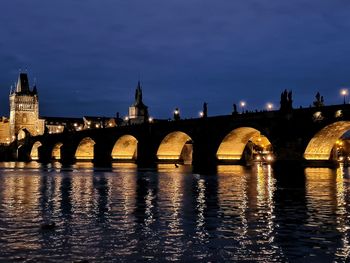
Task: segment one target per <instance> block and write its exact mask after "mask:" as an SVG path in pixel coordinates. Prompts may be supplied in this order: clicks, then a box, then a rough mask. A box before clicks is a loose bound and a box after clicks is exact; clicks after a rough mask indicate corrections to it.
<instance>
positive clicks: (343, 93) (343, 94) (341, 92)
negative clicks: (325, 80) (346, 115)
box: [340, 89, 349, 104]
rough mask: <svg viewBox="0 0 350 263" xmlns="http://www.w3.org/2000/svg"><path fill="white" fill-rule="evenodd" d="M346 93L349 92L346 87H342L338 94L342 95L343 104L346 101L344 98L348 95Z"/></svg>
mask: <svg viewBox="0 0 350 263" xmlns="http://www.w3.org/2000/svg"><path fill="white" fill-rule="evenodd" d="M348 93H349V91H348V89H342V90H341V91H340V94H341V95H342V96H343V97H344V104H345V103H346V100H345V98H346V96H347V95H348Z"/></svg>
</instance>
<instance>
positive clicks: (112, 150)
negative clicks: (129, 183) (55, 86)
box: [10, 104, 350, 166]
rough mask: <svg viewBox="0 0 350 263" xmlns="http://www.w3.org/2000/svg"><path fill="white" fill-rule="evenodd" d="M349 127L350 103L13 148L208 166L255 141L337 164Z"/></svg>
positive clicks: (16, 154) (94, 133)
mask: <svg viewBox="0 0 350 263" xmlns="http://www.w3.org/2000/svg"><path fill="white" fill-rule="evenodd" d="M348 130H350V105H348V104H344V105H333V106H324V107H320V108H315V107H313V108H304V109H302V108H301V109H294V110H292V111H290V112H287V113H283V112H281V111H264V112H254V113H244V114H235V115H227V116H216V117H207V118H197V119H186V120H178V121H156V122H154V123H144V124H139V125H125V126H119V127H114V128H103V129H90V130H83V131H75V132H64V133H60V134H44V135H41V136H36V137H30V136H29V137H26V138H25V139H24V140H21V141H15V142H14V143H12V144H11V145H10V149H11V153H12V158H13V159H15V160H21V161H30V160H37V161H40V162H49V161H52V160H59V161H61V162H62V163H73V162H75V161H86V160H87V161H93V162H94V163H96V164H101V165H105V164H107V163H110V162H111V161H120V162H126V161H127V162H136V163H138V164H139V165H145V166H148V165H152V164H155V163H157V162H175V163H176V162H185V163H192V164H194V165H198V166H206V165H215V164H218V163H239V162H242V161H244V160H245V159H246V155H245V153H246V152H247V147H248V146H249V144H253V145H258V146H259V147H260V150H261V149H262V151H264V150H266V149H268V150H269V151H270V152H273V156H274V159H275V160H276V161H290V160H293V161H302V162H306V163H313V164H331V163H332V162H334V159H335V157H334V147H335V144H336V142H337V140H338V139H339V138H340V137H341V136H342V135H343V134H344V133H346V132H347V131H348ZM259 147H258V148H259ZM248 148H249V147H248ZM250 154H252V153H251V152H250Z"/></svg>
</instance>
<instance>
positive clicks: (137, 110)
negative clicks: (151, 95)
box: [129, 81, 148, 123]
mask: <svg viewBox="0 0 350 263" xmlns="http://www.w3.org/2000/svg"><path fill="white" fill-rule="evenodd" d="M129 120H130V122H131V123H142V122H146V121H148V107H147V106H146V105H145V104H143V101H142V88H141V84H140V81H139V82H138V83H137V87H136V92H135V102H134V104H132V105H131V106H130V107H129Z"/></svg>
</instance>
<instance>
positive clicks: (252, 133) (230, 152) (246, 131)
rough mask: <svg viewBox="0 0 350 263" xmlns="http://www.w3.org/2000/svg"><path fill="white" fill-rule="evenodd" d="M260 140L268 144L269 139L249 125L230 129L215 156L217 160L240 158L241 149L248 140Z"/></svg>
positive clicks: (255, 141)
mask: <svg viewBox="0 0 350 263" xmlns="http://www.w3.org/2000/svg"><path fill="white" fill-rule="evenodd" d="M259 139H260V142H262V143H266V144H268V145H270V144H271V143H270V142H269V140H268V139H267V138H266V137H265V136H262V135H261V134H260V132H259V131H258V130H256V129H254V128H251V127H240V128H237V129H235V130H233V131H231V132H230V133H229V134H228V135H226V137H225V138H224V139H223V140H222V142H221V144H220V146H219V149H218V151H217V153H216V156H217V158H218V159H219V160H240V159H241V157H242V154H243V150H244V148H245V146H246V145H247V143H248V141H249V140H251V141H252V142H254V143H255V144H260V143H258V142H259Z"/></svg>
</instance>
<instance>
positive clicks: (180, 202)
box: [0, 162, 350, 262]
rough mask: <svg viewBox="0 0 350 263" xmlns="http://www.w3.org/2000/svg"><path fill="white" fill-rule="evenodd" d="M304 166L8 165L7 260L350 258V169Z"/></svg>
mask: <svg viewBox="0 0 350 263" xmlns="http://www.w3.org/2000/svg"><path fill="white" fill-rule="evenodd" d="M297 171H298V172H297ZM300 171H301V172H300ZM300 171H299V170H294V169H292V170H289V169H285V171H284V172H281V171H279V172H278V173H277V172H274V171H273V169H272V167H271V166H268V165H254V166H252V167H243V166H231V165H226V166H218V167H217V170H216V172H213V173H209V174H198V173H194V172H193V171H192V168H191V166H180V167H178V168H176V167H175V166H174V165H158V166H157V167H156V168H152V169H138V168H137V166H136V165H133V164H113V167H112V168H106V169H103V168H94V167H93V166H92V164H89V163H78V164H75V165H73V166H70V167H61V165H60V164H59V163H54V164H49V165H45V166H43V165H40V164H38V163H36V162H31V163H0V201H1V202H0V247H1V250H0V262H143V261H150V262H163V261H181V262H184V261H185V262H189V261H191V262H227V261H235V262H242V261H243V262H257V261H259V262H334V261H337V262H347V261H348V260H349V253H350V244H349V213H348V211H350V207H349V204H350V200H349V192H350V180H349V178H350V177H349V174H350V171H349V170H348V168H343V167H340V168H338V169H328V168H306V169H305V170H304V171H303V170H300ZM52 224H54V226H52ZM50 225H51V226H52V227H48V228H46V227H45V226H50Z"/></svg>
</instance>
